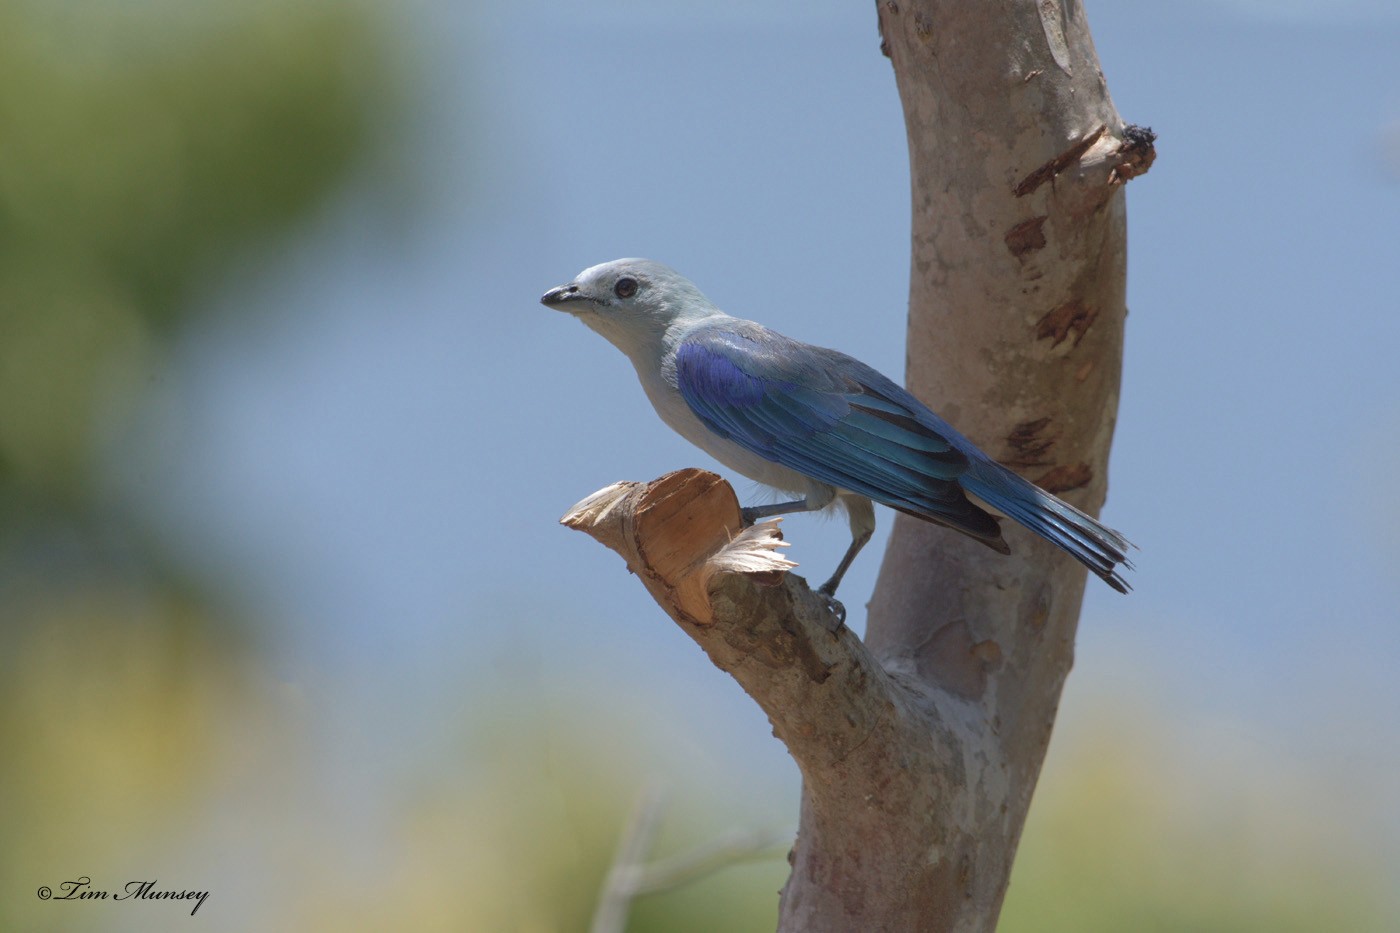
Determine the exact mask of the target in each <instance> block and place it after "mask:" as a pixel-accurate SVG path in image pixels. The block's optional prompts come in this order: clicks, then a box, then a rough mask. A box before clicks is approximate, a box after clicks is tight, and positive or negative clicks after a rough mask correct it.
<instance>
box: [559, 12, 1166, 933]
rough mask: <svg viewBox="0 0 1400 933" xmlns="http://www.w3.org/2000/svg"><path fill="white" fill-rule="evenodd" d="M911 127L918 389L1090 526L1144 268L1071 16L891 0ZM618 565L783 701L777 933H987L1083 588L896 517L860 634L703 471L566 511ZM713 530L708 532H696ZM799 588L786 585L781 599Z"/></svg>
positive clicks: (1056, 561)
mask: <svg viewBox="0 0 1400 933" xmlns="http://www.w3.org/2000/svg"><path fill="white" fill-rule="evenodd" d="M877 10H878V15H879V21H880V29H881V35H882V36H883V39H884V44H883V49H884V50H885V51H886V53H887V54H888V55H889V56H890V59H891V60H892V62H893V65H894V71H895V78H896V81H897V84H898V86H899V92H900V96H901V98H902V100H903V103H904V112H905V121H906V124H907V128H908V136H909V153H910V167H911V173H912V191H913V264H912V275H911V287H910V315H909V338H908V339H909V363H908V383H909V387H910V388H911V389H912V390H913V392H914V393H915V394H916V395H918V396H919V397H920V398H921V399H923V400H924V401H925V402H926V403H928V404H929V405H930V406H931V407H933V408H934V409H935V410H936V411H938V412H939V413H940V414H942V415H943V416H944V417H945V418H946V419H947V420H948V421H950V422H951V423H952V424H953V425H955V426H956V427H957V428H958V429H959V430H961V431H962V432H964V433H965V434H967V435H969V436H970V437H971V438H972V439H973V440H974V441H975V442H976V443H977V444H978V445H979V446H981V447H982V448H983V449H984V450H986V451H987V452H988V453H990V454H992V455H993V456H995V457H997V458H998V459H1000V460H1002V462H1004V463H1006V464H1008V465H1009V466H1012V467H1015V468H1018V469H1020V470H1021V471H1022V472H1024V473H1025V474H1026V475H1027V476H1028V477H1029V478H1030V479H1032V480H1033V481H1035V482H1036V483H1038V484H1039V485H1041V486H1042V487H1044V488H1046V489H1047V490H1049V491H1051V492H1054V493H1056V494H1058V495H1061V496H1064V497H1065V498H1067V499H1069V500H1070V501H1072V502H1074V503H1075V504H1076V505H1078V506H1079V507H1080V508H1083V509H1085V510H1087V511H1090V512H1093V511H1096V510H1097V509H1098V507H1099V506H1100V505H1101V504H1102V502H1103V499H1104V495H1105V491H1106V487H1107V465H1108V450H1109V442H1110V440H1111V437H1112V433H1113V421H1114V413H1115V410H1116V407H1117V401H1118V380H1119V369H1120V365H1121V358H1122V343H1123V320H1124V316H1125V308H1124V272H1125V264H1126V243H1125V221H1124V205H1123V194H1122V183H1123V182H1124V181H1126V180H1127V179H1129V178H1131V177H1133V176H1134V175H1137V174H1140V173H1141V172H1143V171H1146V169H1147V167H1148V165H1150V163H1151V160H1152V156H1153V151H1152V146H1151V141H1152V137H1151V134H1150V132H1147V131H1143V130H1138V129H1137V128H1135V127H1129V126H1125V125H1124V124H1123V122H1122V121H1121V120H1120V119H1119V117H1118V115H1117V113H1116V112H1115V111H1114V108H1113V103H1112V101H1111V100H1110V99H1109V96H1108V90H1107V87H1106V85H1105V83H1104V79H1103V75H1102V74H1101V72H1100V70H1099V65H1098V60H1097V57H1096V55H1095V52H1094V48H1093V43H1092V40H1091V39H1090V36H1089V29H1088V24H1087V23H1086V22H1085V19H1084V14H1083V10H1082V9H1081V7H1080V6H1079V4H1078V3H1075V2H1063V3H1061V2H1056V0H1002V2H998V3H947V2H943V3H940V2H933V0H880V2H878V4H877ZM565 522H566V524H569V525H571V526H572V527H576V528H579V529H581V530H584V531H587V532H589V533H590V534H593V535H594V536H595V537H597V538H599V539H600V540H602V541H603V542H604V543H606V544H608V545H609V546H610V547H613V548H614V549H616V550H618V551H619V553H621V554H623V556H624V557H625V558H626V559H627V561H628V563H629V565H630V566H631V568H632V569H633V570H634V571H635V572H636V573H637V574H638V576H639V577H640V578H641V579H642V581H643V582H644V583H645V584H646V585H647V587H648V588H649V589H650V590H651V592H652V594H653V595H654V596H655V597H656V599H657V601H658V602H659V603H660V604H661V605H662V606H663V607H664V608H666V609H667V611H668V612H670V614H671V616H672V617H673V618H674V619H675V620H676V622H677V623H678V624H679V625H680V626H681V628H682V629H683V630H684V631H685V632H686V633H687V634H688V635H690V636H691V637H692V638H694V639H695V641H696V642H697V643H699V644H700V645H701V647H703V648H704V649H705V651H706V652H707V653H708V654H709V656H710V658H711V659H712V660H713V661H714V662H715V663H716V664H717V665H718V666H719V667H720V668H721V669H723V670H725V671H727V672H729V673H730V674H731V675H732V676H733V677H734V678H735V679H736V680H737V681H738V682H739V683H740V685H741V686H743V688H744V689H745V690H746V691H748V693H749V694H750V695H751V696H753V697H754V699H755V700H756V701H757V702H758V703H759V704H760V705H761V706H762V707H763V709H764V711H765V712H766V713H767V714H768V716H769V718H770V720H771V721H772V723H773V727H774V734H775V735H777V736H778V737H779V738H780V739H781V740H782V741H783V742H784V743H785V744H786V745H787V747H788V750H789V751H790V752H791V753H792V755H793V758H794V759H796V761H797V763H798V765H799V767H800V768H801V770H802V775H803V795H802V812H801V824H800V830H799V835H798V839H797V842H796V844H795V845H794V847H793V851H792V854H791V862H792V876H791V877H790V878H789V880H788V883H787V885H786V886H785V887H784V889H783V893H782V904H781V910H780V929H781V930H784V931H793V933H796V931H802V933H814V931H853V930H860V931H871V930H890V931H904V930H909V931H921V933H923V931H943V930H959V931H962V930H969V931H971V930H991V929H993V928H994V927H995V925H996V920H997V915H998V912H999V910H1000V908H1001V903H1002V899H1003V898H1004V896H1005V893H1006V886H1007V881H1008V878H1009V876H1010V873H1011V865H1012V860H1013V857H1014V855H1015V852H1016V845H1017V842H1018V841H1019V838H1020V834H1021V828H1022V826H1023V825H1024V822H1025V818H1026V813H1027V809H1028V807H1029V804H1030V799H1031V793H1032V791H1033V790H1034V788H1035V782H1036V777H1037V776H1038V774H1039V771H1040V766H1041V762H1042V761H1043V759H1044V756H1045V751H1046V747H1047V744H1048V742H1049V740H1050V730H1051V727H1052V725H1053V723H1054V718H1055V710H1056V707H1057V705H1058V703H1059V697H1060V690H1061V687H1062V686H1063V684H1064V680H1065V677H1066V675H1067V674H1068V673H1069V669H1070V665H1071V663H1072V660H1073V649H1074V632H1075V625H1076V622H1077V619H1078V615H1079V606H1080V601H1081V598H1082V596H1083V592H1084V585H1085V571H1084V569H1083V568H1082V567H1081V566H1080V565H1079V564H1078V563H1076V562H1075V561H1074V560H1072V559H1070V558H1069V557H1068V556H1066V555H1065V554H1063V553H1061V552H1060V551H1058V550H1057V549H1056V548H1054V547H1053V546H1052V545H1049V544H1047V543H1045V542H1042V541H1040V540H1039V539H1037V538H1036V537H1035V536H1034V535H1033V534H1031V533H1030V532H1027V531H1024V530H1023V529H1021V528H1020V527H1019V526H1016V525H1014V523H1010V522H1004V523H1003V524H1004V527H1005V533H1006V538H1007V541H1008V542H1009V543H1010V545H1011V548H1012V555H1011V556H1010V557H1005V556H1003V555H1001V554H998V553H995V552H993V551H991V550H990V549H988V548H985V547H983V546H982V545H980V544H978V543H976V542H973V541H971V540H969V539H967V538H964V537H962V536H960V535H956V534H953V533H950V532H949V531H947V530H946V529H943V528H939V527H937V526H935V525H931V524H928V523H925V522H921V521H918V520H915V519H910V518H905V517H903V516H901V517H900V518H899V519H898V520H897V522H896V525H895V528H894V533H893V536H892V538H891V541H890V546H889V550H888V552H887V553H886V556H885V561H884V564H883V566H882V568H881V572H880V579H879V583H878V585H877V587H876V592H875V596H874V599H873V601H872V602H871V604H870V614H869V621H868V626H867V635H866V640H865V644H864V645H862V644H861V643H860V642H859V641H858V640H857V639H855V638H854V637H853V636H851V634H850V633H849V632H848V631H846V630H840V631H835V632H833V631H831V630H830V628H829V627H827V626H824V624H823V622H824V618H825V617H824V614H823V612H822V610H821V604H820V602H819V601H817V600H816V599H815V598H814V597H813V596H812V595H811V593H810V592H809V591H808V590H807V589H806V587H805V585H804V584H803V583H801V582H800V581H799V580H797V579H796V578H794V577H791V576H790V575H789V576H786V577H785V578H784V576H783V567H782V566H781V561H780V559H778V558H776V557H775V555H774V552H773V547H774V541H773V540H764V539H757V538H752V537H751V538H750V539H748V540H745V539H744V538H743V536H742V534H741V532H740V529H741V527H742V526H741V523H740V521H739V514H738V505H737V502H735V501H734V500H733V497H732V492H728V491H727V486H726V485H725V484H723V483H722V482H720V481H719V479H718V477H714V476H712V475H710V474H702V473H699V472H698V471H686V472H683V473H680V474H672V475H671V476H669V477H664V478H662V479H660V480H657V481H654V482H653V483H650V484H618V485H617V486H614V487H609V489H608V490H604V491H603V492H601V493H599V494H596V495H595V496H594V497H590V499H589V500H586V501H585V502H584V503H581V504H580V506H578V507H576V509H575V510H574V511H573V512H571V513H570V515H569V516H566V518H565ZM696 529H703V530H704V531H703V533H697V531H696ZM778 583H780V584H781V585H774V584H778Z"/></svg>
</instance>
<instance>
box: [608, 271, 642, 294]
mask: <svg viewBox="0 0 1400 933" xmlns="http://www.w3.org/2000/svg"><path fill="white" fill-rule="evenodd" d="M613 294H614V295H616V296H617V297H619V298H631V297H632V296H633V295H635V294H637V280H636V279H634V278H629V277H628V276H625V275H624V276H623V277H622V278H620V279H618V280H617V284H616V285H614V286H613Z"/></svg>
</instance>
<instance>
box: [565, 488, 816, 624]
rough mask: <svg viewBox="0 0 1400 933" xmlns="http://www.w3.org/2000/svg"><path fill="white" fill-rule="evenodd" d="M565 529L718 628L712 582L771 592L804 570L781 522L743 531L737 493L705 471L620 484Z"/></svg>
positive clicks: (582, 505)
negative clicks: (736, 578)
mask: <svg viewBox="0 0 1400 933" xmlns="http://www.w3.org/2000/svg"><path fill="white" fill-rule="evenodd" d="M559 521H560V523H561V524H563V525H566V526H568V527H570V528H573V529H576V530H578V531H582V532H584V533H586V534H588V535H590V536H591V537H593V538H594V539H596V540H597V541H599V542H600V543H602V544H604V545H606V546H607V547H609V548H611V549H612V550H614V551H616V552H617V553H619V554H621V555H622V557H623V559H624V560H626V561H627V566H628V567H629V568H631V570H632V571H633V572H634V573H636V574H637V576H639V577H641V578H642V581H643V582H644V583H645V584H646V585H647V589H649V590H651V591H652V595H653V596H655V597H656V599H657V600H658V601H659V602H661V604H662V605H663V606H668V607H670V608H674V609H675V610H676V611H677V612H678V613H679V614H680V615H681V616H682V617H683V618H684V619H685V620H687V621H689V622H692V623H694V624H696V625H710V624H712V623H713V622H714V610H713V608H712V607H711V605H710V598H709V585H710V581H711V580H712V579H713V578H714V576H715V575H716V574H719V573H739V574H745V575H747V576H751V577H755V578H757V581H758V582H760V583H762V584H764V585H768V586H772V585H776V584H778V583H780V582H782V575H783V573H785V572H786V571H787V570H789V569H790V568H792V567H796V566H797V564H796V563H794V562H793V561H790V560H788V559H787V558H785V557H783V556H782V554H780V553H779V552H778V548H783V547H787V542H785V541H783V537H782V532H781V531H780V530H779V528H778V522H777V521H770V522H760V523H759V524H756V525H752V526H750V527H748V528H745V527H744V522H743V518H742V517H741V515H740V512H739V500H738V498H737V497H736V496H735V495H734V489H733V487H731V486H730V485H729V484H728V483H726V482H725V481H724V480H723V479H721V478H720V477H719V476H717V475H715V474H714V473H710V472H708V471H706V470H698V469H694V468H691V469H685V470H677V471H675V472H673V473H667V474H666V475H665V476H662V477H661V478H659V479H655V480H652V481H651V482H649V483H637V482H624V483H614V484H612V485H611V486H608V487H606V488H605V489H600V490H598V491H597V492H595V493H594V494H593V495H591V496H589V497H588V498H586V499H584V500H583V501H582V502H579V503H578V504H577V505H575V506H574V507H573V508H572V509H570V510H569V511H568V513H567V514H566V515H565V516H564V517H563V518H561V519H560V520H559Z"/></svg>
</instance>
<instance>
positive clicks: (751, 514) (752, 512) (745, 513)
mask: <svg viewBox="0 0 1400 933" xmlns="http://www.w3.org/2000/svg"><path fill="white" fill-rule="evenodd" d="M762 517H763V511H762V510H761V509H757V508H748V509H740V510H739V520H740V521H742V522H743V523H744V527H745V528H747V527H749V526H750V525H752V524H753V523H754V522H756V521H758V520H759V519H760V518H762Z"/></svg>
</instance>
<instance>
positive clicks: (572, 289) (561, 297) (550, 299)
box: [540, 285, 585, 308]
mask: <svg viewBox="0 0 1400 933" xmlns="http://www.w3.org/2000/svg"><path fill="white" fill-rule="evenodd" d="M584 297H585V296H584V294H583V292H581V291H579V290H578V286H577V285H560V286H559V287H558V288H551V289H550V290H549V291H547V292H545V293H544V294H543V295H542V296H541V297H540V304H542V305H545V306H546V307H550V308H557V307H559V306H560V305H562V304H567V303H568V302H570V301H582V300H583V298H584Z"/></svg>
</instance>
